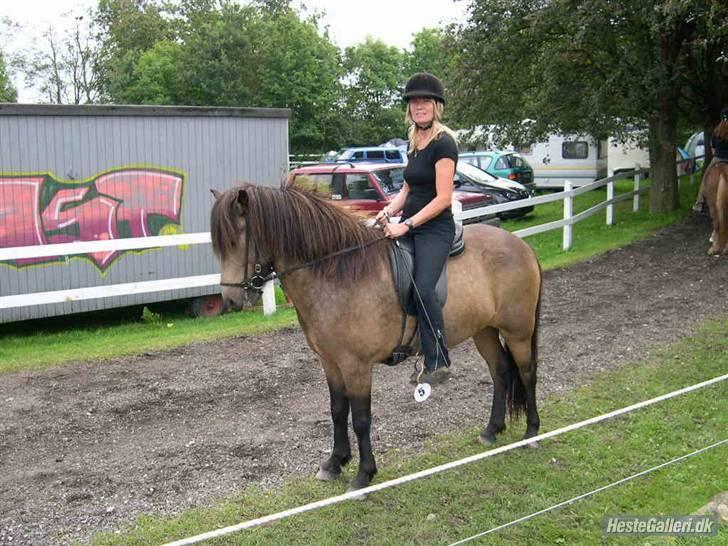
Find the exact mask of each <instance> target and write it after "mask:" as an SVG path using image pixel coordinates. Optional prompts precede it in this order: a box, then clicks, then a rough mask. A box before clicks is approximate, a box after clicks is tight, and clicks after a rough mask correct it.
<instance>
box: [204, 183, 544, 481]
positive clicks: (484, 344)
mask: <svg viewBox="0 0 728 546" xmlns="http://www.w3.org/2000/svg"><path fill="white" fill-rule="evenodd" d="M214 193H215V196H216V201H215V204H214V206H213V209H212V214H211V234H212V243H213V248H214V251H215V253H216V255H217V256H218V257H219V259H220V262H221V267H222V275H221V285H222V287H223V288H222V294H223V298H224V300H225V301H226V303H227V304H228V305H229V306H231V307H233V308H240V307H241V306H242V305H243V304H244V303H249V302H250V300H251V299H252V297H251V296H252V295H251V292H255V290H251V289H256V288H259V287H260V285H261V284H262V281H263V280H264V277H266V275H267V276H270V275H269V274H270V273H271V272H272V271H276V272H278V274H279V277H280V280H281V283H282V285H283V288H284V289H285V292H286V294H287V295H288V297H289V298H290V299H291V301H292V302H293V304H294V306H295V308H296V312H297V314H298V319H299V322H300V325H301V328H302V329H303V332H304V335H305V337H306V340H307V342H308V344H309V345H310V347H311V349H312V350H313V351H314V352H315V353H316V354H317V355H318V356H319V357H320V359H321V362H322V365H323V369H324V372H325V375H326V380H327V382H328V386H329V392H330V395H331V416H332V420H333V424H334V447H333V450H332V452H331V456H330V457H329V458H328V459H326V460H325V461H323V462H322V463H321V465H320V470H319V472H318V474H317V477H318V478H319V479H322V480H333V479H336V478H337V477H338V476H339V474H340V473H341V468H342V466H343V465H346V464H347V463H348V462H349V460H350V459H351V448H350V445H349V436H348V416H349V412H350V411H351V416H352V424H353V428H354V432H355V434H356V437H357V440H358V444H359V469H358V473H357V476H356V478H355V479H354V480H353V482H352V483H351V485H350V487H349V489H350V490H354V489H359V488H362V487H366V486H367V485H369V483H370V481H371V479H372V478H373V476H374V475H375V474H376V472H377V467H376V463H375V461H374V455H373V453H372V446H371V441H370V434H369V433H370V423H371V385H372V371H373V369H374V365H375V364H377V363H381V362H383V361H385V360H387V359H388V358H389V357H390V355H391V354H392V351H393V349H394V348H395V347H396V346H398V345H399V344H400V343H401V339H402V335H401V331H402V324H403V312H402V310H401V305H400V302H399V299H398V296H397V294H396V289H395V286H394V282H393V276H392V273H391V270H390V263H389V257H388V252H389V247H390V245H391V244H392V243H391V241H390V240H388V239H382V234H381V230H377V229H373V228H367V227H365V226H363V225H362V224H361V223H360V222H359V221H357V219H356V218H354V217H353V216H351V215H350V214H349V213H347V212H345V211H343V210H341V209H339V208H337V207H336V206H334V205H333V204H331V203H329V202H327V201H325V200H323V199H321V198H319V197H316V196H315V195H311V194H308V193H304V192H301V191H299V190H296V189H294V188H283V189H277V188H265V187H256V186H254V185H244V186H241V187H239V188H234V189H231V190H228V191H226V192H225V193H222V194H219V193H216V192H214ZM464 237H465V244H466V247H465V252H464V253H462V254H461V255H460V256H458V257H455V258H452V259H451V260H450V261H449V263H448V272H447V277H448V278H447V289H448V296H447V303H446V305H445V307H444V316H445V329H446V338H447V341H448V344H449V345H451V346H454V345H457V344H459V343H461V342H462V341H464V340H466V339H468V338H473V340H474V341H475V345H476V347H477V349H478V351H479V352H480V354H481V355H482V356H483V357H484V358H485V360H486V362H487V364H488V368H489V370H490V374H491V376H492V378H493V385H494V393H493V406H492V410H491V415H490V420H489V422H488V424H487V426H486V427H485V429H484V430H483V431H482V432H481V434H480V439H481V441H483V442H484V443H486V444H487V445H490V444H492V443H493V442H494V441H495V437H496V434H498V433H499V432H501V431H503V430H504V429H505V413H506V407H507V406H508V407H509V408H510V409H511V410H513V411H514V412H515V414H516V415H517V414H518V412H519V411H520V410H524V409H525V412H526V422H527V428H526V433H525V438H530V437H533V436H535V435H537V434H538V430H539V417H538V412H537V410H536V339H537V328H538V319H539V306H540V297H541V269H540V266H539V263H538V261H537V259H536V256H535V255H534V253H533V251H532V250H531V248H530V247H529V246H528V245H526V244H525V243H524V242H522V241H521V240H520V239H519V238H518V237H516V236H514V235H512V234H510V233H508V232H507V231H504V230H501V229H498V228H495V227H491V226H485V225H473V226H467V227H466V228H465V235H464ZM342 249H348V250H346V251H345V252H341V251H342ZM256 299H257V297H256ZM414 326H415V319H414V317H408V318H407V321H406V328H405V330H406V335H405V338H408V336H409V335H411V333H412V331H413V330H414ZM499 334H500V336H502V339H503V340H504V342H505V346H504V345H502V344H501V341H500V339H499ZM414 348H415V350H417V349H418V346H417V343H416V340H415V343H414ZM454 365H455V366H457V362H456V363H455V364H454Z"/></svg>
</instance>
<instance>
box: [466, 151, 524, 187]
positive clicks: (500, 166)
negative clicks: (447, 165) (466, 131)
mask: <svg viewBox="0 0 728 546" xmlns="http://www.w3.org/2000/svg"><path fill="white" fill-rule="evenodd" d="M459 157H460V161H459V163H470V164H471V165H473V166H475V167H478V168H479V169H481V170H483V171H485V172H487V173H490V174H492V175H493V176H497V177H499V178H506V179H508V180H513V181H514V182H519V183H520V184H523V185H524V186H525V187H526V188H528V189H529V190H532V189H534V188H535V184H534V180H533V168H531V165H530V164H529V163H528V161H526V160H525V159H523V157H521V155H520V154H519V153H517V152H507V151H500V150H491V151H481V152H462V153H460V154H459Z"/></svg>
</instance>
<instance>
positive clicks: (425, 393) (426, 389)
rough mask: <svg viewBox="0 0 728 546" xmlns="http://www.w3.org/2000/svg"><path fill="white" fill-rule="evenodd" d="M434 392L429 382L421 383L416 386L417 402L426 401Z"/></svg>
mask: <svg viewBox="0 0 728 546" xmlns="http://www.w3.org/2000/svg"><path fill="white" fill-rule="evenodd" d="M430 394H432V387H431V386H430V384H429V383H419V384H418V385H417V386H416V387H415V402H424V401H425V400H427V399H428V398H429V397H430Z"/></svg>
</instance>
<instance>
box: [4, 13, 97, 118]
mask: <svg viewBox="0 0 728 546" xmlns="http://www.w3.org/2000/svg"><path fill="white" fill-rule="evenodd" d="M92 36H93V31H92V29H91V26H90V24H89V19H87V18H84V17H83V16H79V17H75V18H74V25H73V28H71V29H70V30H69V31H67V32H66V33H65V35H62V36H59V35H58V33H57V32H56V30H55V28H54V27H48V29H46V31H45V32H44V33H43V42H42V43H41V44H40V45H38V46H33V47H32V48H30V49H29V50H28V51H27V52H26V53H25V55H23V56H22V58H20V59H19V61H18V66H19V67H20V70H21V71H22V72H23V73H24V74H25V81H26V83H27V84H28V85H29V86H31V87H35V88H36V89H38V90H39V91H40V92H41V94H42V95H43V97H44V98H45V100H46V101H47V102H50V103H54V104H68V103H71V104H81V103H84V102H85V103H92V102H95V101H96V98H97V97H98V88H97V78H96V70H95V63H96V53H97V51H96V44H95V43H94V41H93V37H92Z"/></svg>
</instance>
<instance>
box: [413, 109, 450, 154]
mask: <svg viewBox="0 0 728 546" xmlns="http://www.w3.org/2000/svg"><path fill="white" fill-rule="evenodd" d="M431 100H432V102H433V103H434V104H435V108H434V116H433V118H432V140H437V139H438V138H440V135H441V134H442V133H447V134H448V135H450V136H451V137H452V139H453V140H454V141H455V144H457V143H458V139H457V136H455V132H454V131H453V130H452V129H450V127H448V126H447V125H445V124H444V123H442V114H443V112H444V111H445V106H444V105H443V104H442V103H441V102H439V101H436V100H435V99H431ZM404 122H405V123H406V124H407V125H408V126H409V129H407V137H408V138H409V147H408V148H407V153H408V154H411V153H412V152H414V151H415V150H416V149H417V125H415V122H414V120H413V119H412V116H411V115H410V103H409V102H408V103H407V110H406V111H405V114H404Z"/></svg>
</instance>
